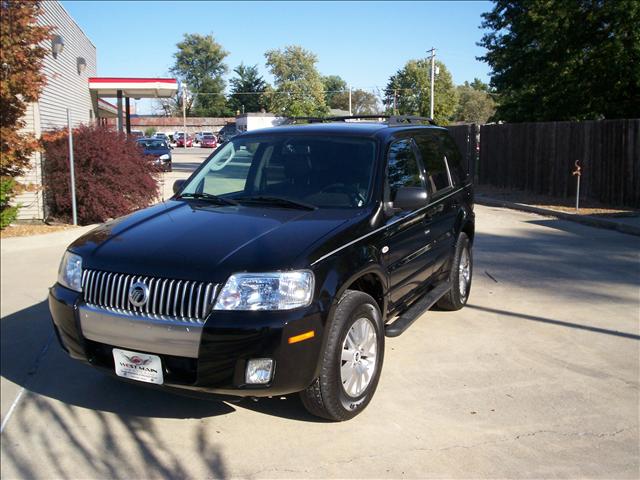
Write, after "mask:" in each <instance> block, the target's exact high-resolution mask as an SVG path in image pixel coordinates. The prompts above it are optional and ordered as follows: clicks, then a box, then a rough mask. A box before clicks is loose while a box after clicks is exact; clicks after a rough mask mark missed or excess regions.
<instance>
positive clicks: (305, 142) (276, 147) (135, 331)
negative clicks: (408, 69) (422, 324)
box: [49, 117, 474, 420]
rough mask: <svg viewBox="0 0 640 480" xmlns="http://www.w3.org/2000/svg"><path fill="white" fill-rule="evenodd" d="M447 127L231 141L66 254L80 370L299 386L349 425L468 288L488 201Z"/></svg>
mask: <svg viewBox="0 0 640 480" xmlns="http://www.w3.org/2000/svg"><path fill="white" fill-rule="evenodd" d="M462 164H463V162H462V158H461V155H460V153H459V151H458V149H457V148H456V145H455V143H454V142H453V140H452V138H451V137H450V136H449V134H448V133H447V130H446V129H444V128H440V127H438V126H435V125H434V124H433V123H432V122H427V121H425V120H424V119H417V118H416V117H380V118H379V119H378V120H377V121H362V118H361V119H354V118H341V119H333V121H331V122H327V121H316V122H310V123H307V124H289V125H285V126H281V127H275V128H269V129H264V130H257V131H252V132H248V133H244V134H241V135H238V136H236V137H234V138H233V139H231V140H229V141H227V142H226V143H224V144H222V145H221V146H220V147H219V148H218V149H216V150H215V151H214V152H213V153H212V154H211V155H210V156H209V158H207V159H206V160H205V161H204V162H203V163H202V165H201V166H200V167H199V168H198V169H197V170H196V171H195V172H194V173H193V174H192V175H191V177H189V178H188V179H187V180H178V181H176V183H175V185H174V191H175V195H174V196H173V197H172V198H171V199H170V200H168V201H165V202H162V203H160V204H157V205H155V206H152V207H150V208H146V209H144V210H140V211H137V212H134V213H132V214H130V215H127V216H125V217H122V218H118V219H116V220H112V221H109V222H107V223H105V224H103V225H101V226H99V227H97V228H96V229H94V230H92V231H91V232H89V233H87V234H86V235H84V236H83V237H81V238H79V239H78V240H76V241H75V242H74V243H73V244H71V246H69V248H68V250H67V251H66V253H65V254H64V257H63V259H62V263H61V265H60V271H59V276H58V281H57V283H56V284H55V285H54V286H53V287H52V288H51V289H50V296H49V306H50V309H51V314H52V317H53V324H54V326H55V331H56V333H57V335H58V339H59V340H60V343H61V345H62V348H64V350H66V351H67V352H68V354H69V355H70V356H71V357H72V358H75V359H78V360H81V361H84V362H87V363H88V364H90V365H93V366H95V367H97V368H100V369H102V370H103V371H105V372H109V373H111V374H113V375H117V376H118V377H122V378H124V379H128V380H129V381H136V382H140V383H144V382H146V383H148V384H156V385H162V386H163V387H168V388H170V389H172V388H175V387H177V388H181V389H190V390H196V391H201V392H209V393H211V394H215V396H223V398H229V399H231V400H233V398H231V397H235V399H238V398H239V397H267V396H274V395H287V394H293V393H296V392H300V395H301V397H302V401H303V403H304V405H305V407H306V408H307V409H308V410H309V411H310V412H311V413H312V414H314V415H318V416H321V417H324V418H327V419H331V420H347V419H349V418H352V417H353V416H355V415H357V414H358V413H359V412H361V411H362V410H363V409H364V408H365V407H366V406H367V404H368V403H369V402H370V400H371V398H372V396H373V394H374V392H375V390H376V386H377V385H378V380H379V378H380V372H381V369H382V363H383V357H384V349H385V337H395V336H397V335H400V334H401V333H403V332H404V331H406V330H407V328H408V327H409V326H410V325H411V324H412V323H413V322H414V320H416V319H417V318H418V317H419V316H420V315H421V314H422V313H423V312H425V311H426V310H428V309H429V308H431V307H432V306H434V305H436V304H437V306H438V307H439V308H441V309H445V310H457V309H460V308H462V307H463V306H464V305H465V303H466V302H467V298H468V296H469V290H470V287H471V274H472V244H473V237H474V213H473V192H472V186H471V183H470V179H469V176H468V174H467V171H466V169H465V168H464V167H463V165H462Z"/></svg>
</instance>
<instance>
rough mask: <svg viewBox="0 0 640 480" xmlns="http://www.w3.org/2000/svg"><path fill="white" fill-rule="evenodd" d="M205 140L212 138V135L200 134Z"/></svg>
mask: <svg viewBox="0 0 640 480" xmlns="http://www.w3.org/2000/svg"><path fill="white" fill-rule="evenodd" d="M202 138H204V139H205V140H213V135H202Z"/></svg>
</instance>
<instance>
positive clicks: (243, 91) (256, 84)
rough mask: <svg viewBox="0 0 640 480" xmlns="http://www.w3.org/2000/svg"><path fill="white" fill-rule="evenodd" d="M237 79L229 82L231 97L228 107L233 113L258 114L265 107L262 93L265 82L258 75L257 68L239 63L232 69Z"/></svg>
mask: <svg viewBox="0 0 640 480" xmlns="http://www.w3.org/2000/svg"><path fill="white" fill-rule="evenodd" d="M233 71H234V73H235V74H236V75H237V78H232V79H231V80H229V83H230V84H231V97H230V98H229V107H230V108H231V110H233V111H234V112H259V111H260V109H262V108H264V107H265V106H266V103H265V99H264V96H263V95H264V92H265V90H266V88H267V82H265V81H264V79H263V78H262V77H261V76H260V74H259V73H258V66H257V65H253V66H247V65H244V64H243V63H241V64H240V65H238V66H237V67H236V68H234V69H233Z"/></svg>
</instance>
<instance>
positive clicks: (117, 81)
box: [89, 77, 178, 133]
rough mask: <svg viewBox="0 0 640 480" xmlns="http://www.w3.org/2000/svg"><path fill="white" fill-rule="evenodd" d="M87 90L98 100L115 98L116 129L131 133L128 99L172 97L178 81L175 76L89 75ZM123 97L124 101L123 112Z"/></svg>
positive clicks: (175, 91) (176, 89) (176, 90)
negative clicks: (124, 76) (130, 76)
mask: <svg viewBox="0 0 640 480" xmlns="http://www.w3.org/2000/svg"><path fill="white" fill-rule="evenodd" d="M89 91H90V92H91V94H92V95H94V94H95V95H96V97H97V98H98V100H100V99H101V98H117V99H118V103H117V106H116V118H117V119H118V121H117V123H118V131H119V132H122V131H124V130H125V128H126V132H127V133H131V115H130V109H129V99H130V98H135V99H138V98H167V97H173V96H174V95H175V94H176V93H177V92H178V82H177V80H176V79H175V78H122V77H90V78H89ZM123 99H124V101H125V105H124V112H123V108H122V100H123ZM105 108H107V107H106V106H105ZM123 116H124V119H123ZM125 125H126V127H125Z"/></svg>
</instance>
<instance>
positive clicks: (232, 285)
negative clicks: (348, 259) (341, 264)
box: [214, 270, 314, 310]
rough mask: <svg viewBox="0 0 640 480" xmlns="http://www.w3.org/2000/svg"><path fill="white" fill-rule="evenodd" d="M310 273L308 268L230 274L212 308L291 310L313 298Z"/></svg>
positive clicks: (311, 274) (305, 304)
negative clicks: (290, 270)
mask: <svg viewBox="0 0 640 480" xmlns="http://www.w3.org/2000/svg"><path fill="white" fill-rule="evenodd" d="M313 285H314V278H313V273H312V272H310V271H308V270H299V271H294V272H270V273H236V274H235V275H231V276H230V277H229V279H228V280H227V283H225V284H224V287H223V288H222V291H221V292H220V294H219V295H218V300H217V301H216V304H215V306H214V310H291V309H292V308H298V307H306V306H307V305H309V304H310V303H311V300H312V299H313Z"/></svg>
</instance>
